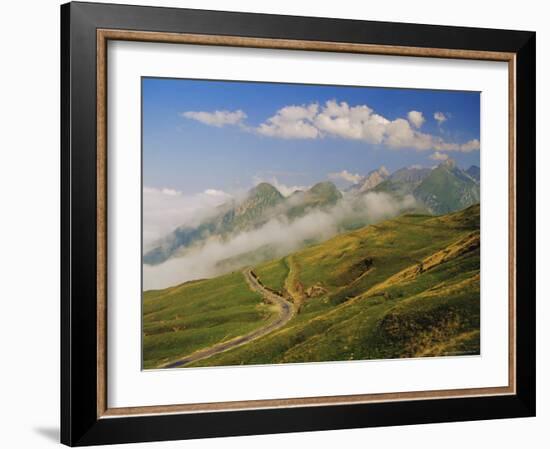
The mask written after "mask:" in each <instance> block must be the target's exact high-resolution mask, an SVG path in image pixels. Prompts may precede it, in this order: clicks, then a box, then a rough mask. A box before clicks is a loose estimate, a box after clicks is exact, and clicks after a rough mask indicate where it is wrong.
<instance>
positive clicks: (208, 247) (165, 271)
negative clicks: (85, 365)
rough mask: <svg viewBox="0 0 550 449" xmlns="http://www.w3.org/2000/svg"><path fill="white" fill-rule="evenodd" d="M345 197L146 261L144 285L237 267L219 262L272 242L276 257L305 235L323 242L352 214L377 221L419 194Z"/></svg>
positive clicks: (407, 205)
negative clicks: (158, 261)
mask: <svg viewBox="0 0 550 449" xmlns="http://www.w3.org/2000/svg"><path fill="white" fill-rule="evenodd" d="M359 201H360V203H355V202H352V200H348V201H346V200H344V201H340V202H339V203H337V204H336V205H334V206H333V207H332V208H330V209H327V210H319V209H314V210H312V211H311V212H310V213H308V214H307V215H305V216H302V217H299V218H297V219H295V220H293V221H290V220H288V219H287V218H285V217H284V216H281V217H278V218H274V219H272V220H270V221H269V222H267V223H266V224H265V225H263V226H262V227H260V228H258V229H254V230H251V231H247V232H242V233H240V234H236V235H233V236H231V238H229V239H227V240H223V239H217V238H212V239H208V240H207V241H206V242H205V243H204V245H201V246H199V247H194V248H190V249H189V250H187V251H186V252H185V253H183V254H182V255H181V256H179V257H173V258H170V259H168V260H167V261H166V262H164V263H161V264H159V265H153V266H152V265H143V288H144V289H145V290H149V289H158V288H165V287H169V286H171V285H176V284H179V283H181V282H185V281H189V280H193V279H201V278H208V277H212V276H217V275H220V274H222V273H224V272H227V271H229V270H231V269H237V267H235V268H229V269H228V268H227V267H225V268H224V267H223V266H220V265H219V262H220V261H223V260H228V259H230V258H233V257H236V256H239V255H242V254H247V253H250V252H251V251H255V250H257V249H259V248H265V247H269V248H271V249H272V250H273V254H272V255H273V256H274V257H281V256H283V255H286V254H289V253H290V252H292V251H294V250H296V249H298V248H300V247H302V246H303V244H304V241H305V240H309V239H316V240H319V241H324V240H326V239H328V238H330V237H332V236H334V235H336V234H338V232H340V230H341V229H340V228H341V224H342V223H343V222H344V221H346V220H348V219H357V220H362V221H364V222H366V223H373V222H377V221H380V220H384V219H386V218H389V217H392V216H395V215H397V214H399V213H401V212H402V211H403V210H406V209H409V208H412V207H414V206H415V205H416V203H415V199H414V197H412V196H411V195H407V196H405V197H404V198H403V199H401V200H398V199H396V198H394V197H393V196H391V195H389V194H386V193H367V194H366V195H364V196H363V197H361V199H360V200H359Z"/></svg>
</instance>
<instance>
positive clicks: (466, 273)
mask: <svg viewBox="0 0 550 449" xmlns="http://www.w3.org/2000/svg"><path fill="white" fill-rule="evenodd" d="M479 247H480V246H479V204H474V205H472V206H469V207H466V208H464V209H461V210H459V211H456V212H452V213H448V214H444V215H431V214H427V213H419V212H408V213H404V214H401V215H398V216H397V217H395V218H392V219H388V220H383V221H380V222H377V223H375V224H371V225H366V226H363V227H360V228H358V229H355V230H351V231H347V232H343V233H340V234H338V235H336V236H335V237H333V238H330V239H328V240H326V241H323V242H319V243H313V244H310V245H308V246H306V247H304V248H303V249H299V250H297V251H294V252H292V253H290V254H288V255H286V256H283V257H280V258H274V259H273V260H270V261H267V262H261V263H257V264H255V265H253V266H250V267H248V268H246V269H244V270H237V271H232V272H230V273H228V274H224V275H222V276H218V277H214V278H210V279H203V280H195V281H191V282H187V283H184V284H181V285H179V286H176V287H170V288H167V289H162V290H152V291H147V292H144V298H143V312H144V315H143V348H144V352H143V354H144V368H160V367H197V366H230V365H241V364H273V363H304V362H321V361H340V360H367V359H387V358H401V357H429V356H445V355H475V354H479V348H480V345H479V341H480V340H479V339H480V333H479V318H480V314H479V308H480V301H479V285H480V282H479V279H480V266H479Z"/></svg>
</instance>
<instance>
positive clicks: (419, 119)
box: [407, 111, 426, 128]
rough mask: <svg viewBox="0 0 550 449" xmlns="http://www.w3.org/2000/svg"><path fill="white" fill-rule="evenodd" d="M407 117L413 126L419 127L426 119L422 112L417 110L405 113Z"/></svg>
mask: <svg viewBox="0 0 550 449" xmlns="http://www.w3.org/2000/svg"><path fill="white" fill-rule="evenodd" d="M407 118H408V119H409V122H411V124H412V125H414V127H415V128H420V127H421V126H422V125H423V124H424V122H425V121H426V119H425V118H424V114H422V112H419V111H410V112H409V113H408V114H407Z"/></svg>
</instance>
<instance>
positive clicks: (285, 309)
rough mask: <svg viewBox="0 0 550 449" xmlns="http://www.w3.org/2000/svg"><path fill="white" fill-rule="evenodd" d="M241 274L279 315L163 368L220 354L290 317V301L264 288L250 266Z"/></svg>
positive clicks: (291, 311) (261, 334)
mask: <svg viewBox="0 0 550 449" xmlns="http://www.w3.org/2000/svg"><path fill="white" fill-rule="evenodd" d="M243 276H244V278H245V280H246V283H247V284H248V286H249V287H250V288H251V289H252V290H254V291H256V292H258V293H259V294H260V295H262V296H263V297H264V299H265V300H266V301H267V302H269V303H271V304H273V305H276V306H277V307H278V308H279V311H280V315H279V317H278V318H277V319H276V320H275V321H272V322H271V323H269V324H267V325H266V326H264V327H261V328H259V329H256V330H254V331H252V332H250V333H248V334H246V335H242V336H240V337H236V338H233V339H232V340H229V341H225V342H222V343H218V344H216V345H214V346H210V347H208V348H204V349H201V350H199V351H196V352H194V353H192V354H190V355H188V356H186V357H184V358H182V359H180V360H177V361H175V362H171V363H169V364H167V365H164V366H163V368H179V367H182V366H184V365H187V364H189V363H192V362H196V361H198V360H202V359H206V358H208V357H211V356H213V355H215V354H220V353H221V352H225V351H228V350H230V349H233V348H236V347H238V346H243V345H245V344H247V343H249V342H251V341H252V340H256V339H257V338H260V337H263V336H264V335H267V334H269V333H271V332H273V331H275V330H277V329H280V328H281V327H283V326H284V325H285V324H286V323H288V322H289V321H290V320H291V319H292V317H293V316H294V313H295V312H294V307H293V305H292V303H290V302H289V301H287V300H286V299H285V298H283V297H282V296H281V295H279V294H277V293H275V292H272V291H271V290H268V289H267V288H265V287H264V286H263V285H262V284H261V283H260V281H259V280H258V279H257V278H256V277H255V276H254V275H253V274H252V268H246V269H245V270H243Z"/></svg>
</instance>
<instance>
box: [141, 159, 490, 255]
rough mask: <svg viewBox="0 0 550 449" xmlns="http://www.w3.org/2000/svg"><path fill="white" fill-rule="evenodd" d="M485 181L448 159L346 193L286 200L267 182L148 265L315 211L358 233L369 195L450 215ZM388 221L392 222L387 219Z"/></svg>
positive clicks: (329, 186) (176, 237)
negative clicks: (350, 213)
mask: <svg viewBox="0 0 550 449" xmlns="http://www.w3.org/2000/svg"><path fill="white" fill-rule="evenodd" d="M479 179H480V171H479V167H476V166H472V167H470V168H469V169H468V170H462V169H461V168H459V167H457V166H456V164H455V162H454V161H452V160H451V159H448V160H446V161H445V162H443V163H441V164H440V165H438V166H437V167H435V168H418V167H409V168H402V169H400V170H397V171H395V172H394V173H392V174H390V173H389V172H388V171H387V170H386V168H385V167H381V168H379V169H378V170H374V171H372V172H370V173H369V174H367V175H366V176H365V177H363V178H362V179H361V180H359V182H357V183H356V184H355V185H353V186H351V187H350V188H349V189H347V190H346V191H344V192H340V191H339V190H338V189H337V187H336V186H335V185H334V184H333V183H332V182H329V181H327V182H320V183H318V184H315V185H314V186H313V187H311V188H310V189H309V190H306V191H300V190H297V191H295V192H293V193H292V194H291V195H289V196H287V197H285V196H283V195H282V194H281V193H280V192H279V191H278V190H277V189H276V188H275V187H274V186H272V185H271V184H269V183H265V182H264V183H261V184H258V185H257V186H256V187H254V188H253V189H251V190H250V191H249V192H248V195H247V196H246V198H245V199H244V200H241V201H230V202H228V203H226V204H223V205H221V206H219V207H218V211H217V213H215V215H214V216H213V217H211V218H209V219H206V220H204V221H203V222H202V223H200V224H199V225H198V226H196V227H189V226H180V227H178V228H176V229H175V230H174V231H173V232H171V233H170V234H169V235H168V236H166V237H165V238H163V239H162V240H161V241H159V242H158V244H157V246H155V247H154V248H153V249H151V250H149V251H148V252H146V253H145V255H144V257H143V262H144V263H145V264H148V265H156V264H160V263H162V262H164V261H166V260H168V259H169V258H171V257H172V256H177V255H180V254H183V253H184V252H185V250H186V249H188V248H191V247H196V246H198V245H200V244H202V243H205V242H206V241H207V240H208V239H210V238H218V239H222V240H224V239H228V238H230V237H232V236H235V235H238V234H239V233H242V232H246V231H251V230H255V229H259V228H261V227H262V226H263V225H265V224H266V223H268V222H269V221H270V220H273V219H279V220H285V221H286V222H292V221H293V220H296V219H298V218H300V217H304V216H305V215H307V214H309V213H311V212H314V211H322V212H326V213H331V211H334V213H335V214H340V215H342V221H341V223H339V228H340V230H341V231H347V230H350V229H357V228H359V227H361V226H365V225H367V224H370V223H372V222H373V220H372V217H369V211H368V210H367V209H368V207H369V206H368V204H369V203H368V202H367V201H365V198H367V196H368V195H369V194H371V195H372V194H379V195H380V194H384V195H388V198H389V200H392V199H393V200H395V201H397V202H400V203H399V204H403V205H405V206H404V207H402V208H398V209H396V210H395V213H394V215H397V214H402V213H406V212H408V213H413V212H419V213H424V214H433V215H441V214H447V213H450V212H453V211H457V210H461V209H464V208H466V207H468V206H471V205H473V204H476V203H479V200H480V188H479ZM405 199H409V200H411V201H404V200H405ZM344 204H345V205H346V206H347V208H346V210H352V211H354V213H355V215H354V219H353V220H347V219H346V217H345V216H344V215H345V214H343V212H342V210H340V209H338V206H339V205H344ZM342 209H343V208H342ZM361 209H365V214H364V216H363V217H362V216H361V214H360V213H359V212H361ZM382 218H390V217H388V216H387V215H386V216H384V217H382ZM267 258H268V257H267ZM267 258H264V260H267Z"/></svg>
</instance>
